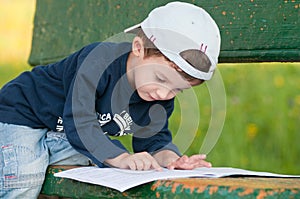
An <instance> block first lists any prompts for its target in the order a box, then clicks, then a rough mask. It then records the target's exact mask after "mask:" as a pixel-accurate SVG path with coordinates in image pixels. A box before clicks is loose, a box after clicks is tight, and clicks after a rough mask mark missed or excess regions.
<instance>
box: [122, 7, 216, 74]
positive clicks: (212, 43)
mask: <svg viewBox="0 0 300 199" xmlns="http://www.w3.org/2000/svg"><path fill="white" fill-rule="evenodd" d="M138 28H142V30H143V32H144V33H145V35H146V36H147V37H148V38H149V39H150V40H151V41H152V42H153V44H154V45H155V46H156V47H157V48H158V49H159V50H160V51H161V52H162V54H164V55H165V56H166V57H167V58H168V59H170V60H171V61H173V62H174V63H175V64H176V65H177V66H178V67H180V68H181V69H182V70H183V71H184V72H186V73H187V74H189V75H191V76H192V77H194V78H197V79H202V80H209V79H211V77H212V75H213V73H214V70H215V68H216V65H217V63H218V56H219V53H220V45H221V37H220V32H219V28H218V26H217V24H216V23H215V21H214V20H213V19H212V17H211V16H210V15H209V14H208V13H207V12H206V11H205V10H204V9H202V8H200V7H198V6H195V5H193V4H189V3H184V2H172V3H168V4H166V5H165V6H161V7H158V8H155V9H154V10H152V11H151V12H150V13H149V15H148V17H147V18H146V19H145V20H144V21H143V22H141V23H140V24H137V25H135V26H132V27H130V28H127V29H126V30H124V32H126V33H128V32H129V33H130V32H136V30H137V29H138ZM192 49H193V50H201V51H202V52H203V53H205V55H206V56H207V57H208V58H209V60H210V62H211V66H210V68H209V70H208V71H207V72H205V71H200V70H198V69H196V68H195V67H193V66H192V65H190V64H189V63H188V62H187V61H185V60H184V59H183V58H182V57H181V56H180V53H181V52H183V51H185V50H192Z"/></svg>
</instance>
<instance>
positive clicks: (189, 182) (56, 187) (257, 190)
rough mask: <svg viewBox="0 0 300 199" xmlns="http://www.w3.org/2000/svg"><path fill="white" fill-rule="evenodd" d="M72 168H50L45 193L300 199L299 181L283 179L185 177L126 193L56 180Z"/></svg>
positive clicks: (130, 196)
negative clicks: (64, 171)
mask: <svg viewBox="0 0 300 199" xmlns="http://www.w3.org/2000/svg"><path fill="white" fill-rule="evenodd" d="M68 168H70V167H64V166H60V167H58V166H57V167H55V166H54V167H49V168H48V170H47V175H46V180H45V183H44V185H43V188H42V192H41V193H42V194H44V195H48V196H50V195H51V196H53V195H54V196H59V197H69V198H80V199H86V198H148V199H152V198H166V199H170V198H178V199H184V198H201V199H213V198H216V199H222V198H226V199H253V198H256V199H271V198H272V199H273V198H293V199H297V198H299V199H300V179H299V178H297V179H290V178H288V179H283V178H242V177H240V178H218V179H211V178H183V179H174V180H158V181H155V182H151V183H147V184H144V185H141V186H138V187H135V188H132V189H129V190H128V191H126V192H123V193H121V192H119V191H116V190H114V189H110V188H106V187H102V186H98V185H92V184H87V183H82V182H78V181H74V180H70V179H63V178H56V177H54V173H57V172H59V171H62V170H65V169H68Z"/></svg>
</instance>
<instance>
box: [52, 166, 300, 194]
mask: <svg viewBox="0 0 300 199" xmlns="http://www.w3.org/2000/svg"><path fill="white" fill-rule="evenodd" d="M54 176H56V177H62V178H70V179H73V180H78V181H81V182H86V183H91V184H97V185H101V186H106V187H110V188H113V189H116V190H119V191H120V192H123V191H126V190H127V189H130V188H132V187H135V186H138V185H141V184H144V183H147V182H151V181H155V180H163V179H174V178H187V177H199V178H219V177H227V176H261V177H281V178H300V175H281V174H275V173H269V172H256V171H249V170H244V169H237V168H230V167H213V168H197V169H194V170H168V169H164V170H163V171H155V170H149V171H132V170H125V169H116V168H97V167H80V168H75V169H70V170H66V171H62V172H59V173H56V174H54Z"/></svg>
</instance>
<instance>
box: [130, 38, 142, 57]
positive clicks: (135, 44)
mask: <svg viewBox="0 0 300 199" xmlns="http://www.w3.org/2000/svg"><path fill="white" fill-rule="evenodd" d="M132 52H133V54H134V55H135V56H137V57H144V43H143V40H142V39H141V38H140V37H134V39H133V41H132Z"/></svg>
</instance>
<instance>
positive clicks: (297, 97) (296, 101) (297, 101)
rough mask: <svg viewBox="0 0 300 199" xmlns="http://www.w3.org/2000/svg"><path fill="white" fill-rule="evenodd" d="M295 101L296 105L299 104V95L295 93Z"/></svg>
mask: <svg viewBox="0 0 300 199" xmlns="http://www.w3.org/2000/svg"><path fill="white" fill-rule="evenodd" d="M295 103H296V104H297V105H300V95H297V96H296V97H295Z"/></svg>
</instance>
